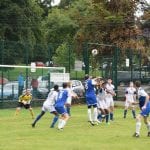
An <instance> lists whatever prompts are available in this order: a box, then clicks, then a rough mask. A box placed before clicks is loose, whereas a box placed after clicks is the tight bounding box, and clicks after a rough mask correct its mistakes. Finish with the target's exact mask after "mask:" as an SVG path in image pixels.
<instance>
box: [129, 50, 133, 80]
mask: <svg viewBox="0 0 150 150" xmlns="http://www.w3.org/2000/svg"><path fill="white" fill-rule="evenodd" d="M129 51H130V71H131V81H132V80H133V61H132V59H133V52H132V49H129Z"/></svg>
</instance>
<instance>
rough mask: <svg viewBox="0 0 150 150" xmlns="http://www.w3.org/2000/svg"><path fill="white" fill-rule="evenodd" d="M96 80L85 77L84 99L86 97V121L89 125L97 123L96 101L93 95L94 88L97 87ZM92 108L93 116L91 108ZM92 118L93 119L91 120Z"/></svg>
mask: <svg viewBox="0 0 150 150" xmlns="http://www.w3.org/2000/svg"><path fill="white" fill-rule="evenodd" d="M96 80H97V78H95V79H92V78H91V77H89V75H86V76H85V92H86V94H85V97H86V103H87V106H88V119H89V122H90V123H91V125H94V124H98V123H99V121H98V119H97V115H98V112H97V100H96V94H95V86H96V85H97V81H96ZM92 107H93V115H92V110H91V108H92ZM92 116H93V118H92Z"/></svg>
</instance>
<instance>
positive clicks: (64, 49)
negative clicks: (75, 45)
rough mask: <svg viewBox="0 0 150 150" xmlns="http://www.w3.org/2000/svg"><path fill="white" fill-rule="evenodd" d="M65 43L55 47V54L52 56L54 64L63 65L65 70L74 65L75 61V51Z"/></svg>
mask: <svg viewBox="0 0 150 150" xmlns="http://www.w3.org/2000/svg"><path fill="white" fill-rule="evenodd" d="M70 46H71V45H68V44H67V43H63V44H61V45H60V46H59V47H58V48H57V49H56V54H55V55H54V56H53V61H54V64H57V65H58V66H63V67H65V68H66V70H67V71H69V69H72V68H73V67H74V63H75V53H74V52H73V50H72V49H71V47H70Z"/></svg>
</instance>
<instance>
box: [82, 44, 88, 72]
mask: <svg viewBox="0 0 150 150" xmlns="http://www.w3.org/2000/svg"><path fill="white" fill-rule="evenodd" d="M83 60H84V65H85V74H89V52H88V44H87V42H85V43H84V44H83Z"/></svg>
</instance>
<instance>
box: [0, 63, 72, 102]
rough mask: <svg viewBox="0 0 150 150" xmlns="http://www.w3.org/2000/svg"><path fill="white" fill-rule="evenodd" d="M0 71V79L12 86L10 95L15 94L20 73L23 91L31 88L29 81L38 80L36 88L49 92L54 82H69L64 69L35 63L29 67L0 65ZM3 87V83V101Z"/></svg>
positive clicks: (4, 92) (2, 93) (0, 96)
mask: <svg viewBox="0 0 150 150" xmlns="http://www.w3.org/2000/svg"><path fill="white" fill-rule="evenodd" d="M0 70H1V74H0V77H1V78H2V79H4V78H6V79H8V83H9V84H12V87H11V88H12V90H10V91H11V93H10V94H11V95H14V93H15V89H14V87H15V86H16V84H17V83H18V76H19V74H20V73H21V74H22V75H23V77H24V89H27V88H31V81H32V80H33V79H36V80H38V86H39V87H40V88H41V90H43V91H44V90H45V89H46V88H47V89H48V91H50V89H51V88H52V86H53V83H55V82H60V81H61V82H68V81H69V80H70V74H69V73H66V69H65V67H45V66H36V65H35V63H34V64H32V63H31V65H29V66H23V65H3V64H0ZM3 87H5V83H2V87H1V91H0V99H3V97H4V95H5V94H6V91H5V88H3ZM43 91H42V92H43Z"/></svg>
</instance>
